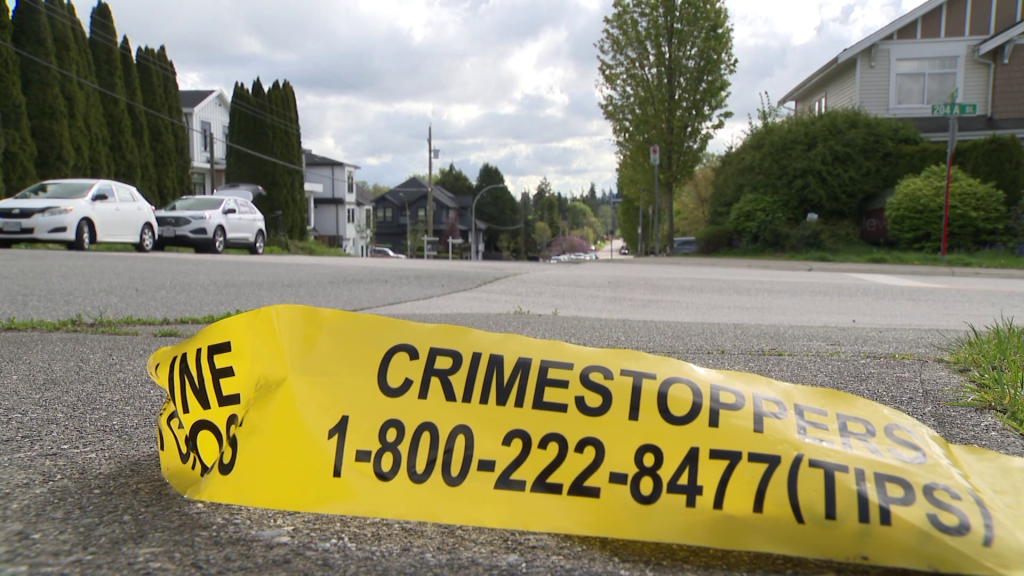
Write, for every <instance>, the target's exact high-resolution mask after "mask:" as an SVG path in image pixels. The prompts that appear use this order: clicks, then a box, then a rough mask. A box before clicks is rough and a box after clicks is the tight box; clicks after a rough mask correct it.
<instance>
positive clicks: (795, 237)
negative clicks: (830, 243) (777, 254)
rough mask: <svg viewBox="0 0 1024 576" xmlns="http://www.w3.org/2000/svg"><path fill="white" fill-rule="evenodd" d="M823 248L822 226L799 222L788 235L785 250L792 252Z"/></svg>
mask: <svg viewBox="0 0 1024 576" xmlns="http://www.w3.org/2000/svg"><path fill="white" fill-rule="evenodd" d="M824 246H825V242H824V240H823V239H822V225H821V224H818V223H817V222H801V223H800V224H798V225H797V226H796V227H795V228H793V230H792V231H790V233H789V241H788V242H787V243H786V249H787V250H791V251H794V252H806V251H807V250H821V249H822V248H823V247H824Z"/></svg>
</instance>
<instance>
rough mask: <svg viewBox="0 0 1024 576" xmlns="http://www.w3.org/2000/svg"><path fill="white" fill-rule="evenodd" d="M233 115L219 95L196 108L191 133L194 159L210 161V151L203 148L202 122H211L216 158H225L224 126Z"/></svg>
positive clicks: (204, 161) (191, 147)
mask: <svg viewBox="0 0 1024 576" xmlns="http://www.w3.org/2000/svg"><path fill="white" fill-rule="evenodd" d="M230 117H231V111H230V110H229V109H228V107H227V106H225V105H224V103H223V102H221V99H220V98H219V97H215V98H213V99H212V100H209V101H207V102H206V104H204V105H203V106H202V107H200V108H196V109H195V111H194V112H193V114H192V128H193V129H194V130H193V131H192V133H191V135H190V136H191V141H190V143H191V146H190V150H191V151H192V161H193V162H201V163H204V164H206V163H209V162H210V157H209V153H208V152H206V151H204V150H203V134H202V132H201V130H202V126H203V125H202V123H203V122H204V121H205V122H209V123H210V125H211V130H213V137H214V138H215V141H214V144H213V145H214V154H215V157H216V158H219V159H221V160H223V159H224V152H225V145H224V142H223V140H224V127H225V126H227V125H228V123H229V121H230Z"/></svg>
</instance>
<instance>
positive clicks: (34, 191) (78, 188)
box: [15, 182, 95, 200]
mask: <svg viewBox="0 0 1024 576" xmlns="http://www.w3.org/2000/svg"><path fill="white" fill-rule="evenodd" d="M94 184H95V183H94V182H40V183H39V184H36V185H34V186H30V187H28V188H26V189H24V190H22V191H21V192H19V193H18V194H17V195H16V196H15V198H16V199H18V200H28V199H32V198H54V199H60V200H70V199H73V198H85V197H86V196H87V195H88V194H89V190H91V189H92V187H93V185H94Z"/></svg>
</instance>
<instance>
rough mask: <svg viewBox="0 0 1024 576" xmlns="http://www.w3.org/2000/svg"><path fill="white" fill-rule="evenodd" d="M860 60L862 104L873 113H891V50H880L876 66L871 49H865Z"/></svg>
mask: <svg viewBox="0 0 1024 576" xmlns="http://www.w3.org/2000/svg"><path fill="white" fill-rule="evenodd" d="M859 58H860V60H861V62H860V105H861V108H864V109H865V110H867V111H868V112H870V113H872V114H877V115H879V116H887V115H888V114H889V68H890V66H889V51H888V50H879V51H878V54H877V59H876V61H875V67H874V68H872V67H871V51H870V50H865V51H864V52H863V53H862V54H861V55H860V56H859Z"/></svg>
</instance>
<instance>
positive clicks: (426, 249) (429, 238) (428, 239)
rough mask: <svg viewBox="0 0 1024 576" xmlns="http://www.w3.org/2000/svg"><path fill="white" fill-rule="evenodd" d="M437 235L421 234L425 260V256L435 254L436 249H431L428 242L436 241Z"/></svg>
mask: <svg viewBox="0 0 1024 576" xmlns="http://www.w3.org/2000/svg"><path fill="white" fill-rule="evenodd" d="M437 240H438V238H437V236H426V235H424V236H423V259H424V260H426V259H427V256H436V255H437V251H436V250H431V249H430V248H431V246H430V244H429V243H430V242H437Z"/></svg>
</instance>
